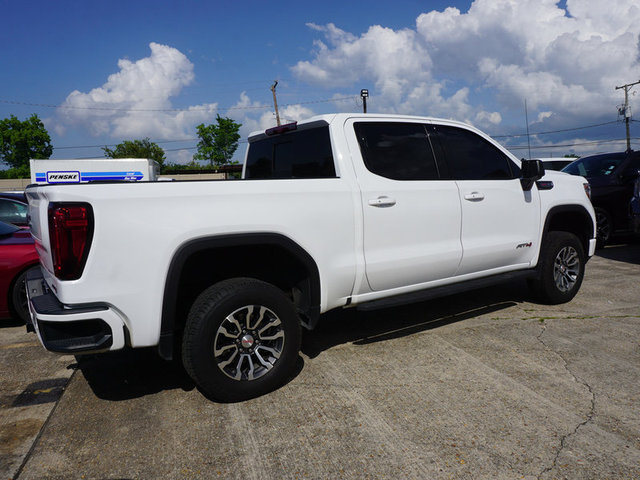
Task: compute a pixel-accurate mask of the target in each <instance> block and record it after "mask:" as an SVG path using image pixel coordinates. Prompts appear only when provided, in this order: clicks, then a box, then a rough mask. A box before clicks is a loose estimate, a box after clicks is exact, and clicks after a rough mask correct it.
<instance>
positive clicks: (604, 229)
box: [594, 207, 613, 248]
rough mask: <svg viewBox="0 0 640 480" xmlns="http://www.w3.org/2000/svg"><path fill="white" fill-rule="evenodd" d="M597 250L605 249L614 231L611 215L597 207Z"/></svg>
mask: <svg viewBox="0 0 640 480" xmlns="http://www.w3.org/2000/svg"><path fill="white" fill-rule="evenodd" d="M594 210H595V212H596V248H604V246H605V245H606V244H607V242H608V241H609V240H610V239H611V232H612V231H613V223H612V221H611V215H609V212H607V211H606V210H604V209H603V208H599V207H596V208H595V209H594Z"/></svg>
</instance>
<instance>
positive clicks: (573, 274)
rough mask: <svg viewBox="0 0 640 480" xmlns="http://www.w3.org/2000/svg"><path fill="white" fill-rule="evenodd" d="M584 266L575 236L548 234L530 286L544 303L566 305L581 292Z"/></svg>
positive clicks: (582, 254) (581, 248)
mask: <svg viewBox="0 0 640 480" xmlns="http://www.w3.org/2000/svg"><path fill="white" fill-rule="evenodd" d="M584 265H585V257H584V249H583V247H582V244H581V243H580V240H578V237H576V236H575V235H574V234H572V233H569V232H548V233H547V234H546V235H545V239H544V241H543V243H542V250H541V251H540V259H539V260H538V272H537V275H536V277H535V278H534V279H532V280H531V281H530V286H531V287H532V288H533V290H534V292H535V293H536V295H537V296H538V298H539V300H540V301H541V302H543V303H547V304H549V305H557V304H559V303H566V302H569V301H570V300H571V299H573V297H575V296H576V294H577V293H578V290H580V285H582V279H583V278H584Z"/></svg>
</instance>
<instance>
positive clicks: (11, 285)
mask: <svg viewBox="0 0 640 480" xmlns="http://www.w3.org/2000/svg"><path fill="white" fill-rule="evenodd" d="M37 267H38V254H37V253H36V248H35V245H34V242H33V238H31V233H30V231H29V229H28V228H19V227H16V226H15V225H12V224H9V223H4V222H0V318H7V317H13V318H15V319H17V320H18V319H19V320H23V321H26V319H27V318H28V316H29V307H28V306H27V295H26V292H25V289H24V288H25V287H24V279H25V277H26V275H27V271H28V270H29V269H32V268H37Z"/></svg>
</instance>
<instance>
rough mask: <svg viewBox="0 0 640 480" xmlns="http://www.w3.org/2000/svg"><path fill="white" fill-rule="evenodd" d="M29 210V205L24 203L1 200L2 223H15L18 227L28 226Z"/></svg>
mask: <svg viewBox="0 0 640 480" xmlns="http://www.w3.org/2000/svg"><path fill="white" fill-rule="evenodd" d="M27 210H28V207H27V205H25V204H23V203H18V202H14V201H13V200H8V199H5V198H0V221H3V222H7V223H15V224H16V225H26V224H27Z"/></svg>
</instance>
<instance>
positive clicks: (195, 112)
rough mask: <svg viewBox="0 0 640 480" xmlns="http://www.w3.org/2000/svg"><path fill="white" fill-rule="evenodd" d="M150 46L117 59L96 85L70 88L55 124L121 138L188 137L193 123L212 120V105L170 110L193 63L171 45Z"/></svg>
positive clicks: (190, 74)
mask: <svg viewBox="0 0 640 480" xmlns="http://www.w3.org/2000/svg"><path fill="white" fill-rule="evenodd" d="M149 47H150V49H151V55H150V56H149V57H146V58H142V59H140V60H137V61H135V62H132V61H130V60H126V59H121V60H119V61H118V67H119V71H118V72H117V73H114V74H112V75H109V77H108V78H107V81H106V82H105V84H104V85H102V86H101V87H96V88H94V89H92V90H91V91H89V92H88V93H83V92H79V91H78V90H74V91H73V92H71V93H70V94H69V95H68V96H67V98H66V100H65V102H64V103H63V105H62V106H61V107H60V108H59V109H58V116H59V118H60V119H61V121H62V125H61V127H60V128H64V126H65V125H69V126H73V125H80V126H83V127H86V128H88V129H89V131H90V132H91V133H92V134H93V135H96V136H97V135H109V136H111V137H114V138H121V139H131V138H141V137H151V138H157V139H163V138H164V139H181V138H190V137H193V130H194V127H195V125H196V124H198V123H201V122H206V121H209V120H211V119H212V118H214V116H215V113H216V110H217V104H215V103H211V104H203V105H197V106H191V107H189V108H187V109H185V110H173V111H172V104H171V97H175V96H176V95H178V94H179V93H180V92H181V90H182V89H183V88H184V87H185V86H187V85H190V84H191V83H192V82H193V79H194V73H193V64H192V63H191V62H190V61H189V59H188V58H187V57H186V56H185V55H184V54H182V53H181V52H180V51H178V50H176V49H175V48H172V47H169V46H167V45H160V44H158V43H151V44H149ZM61 131H62V130H61Z"/></svg>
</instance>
